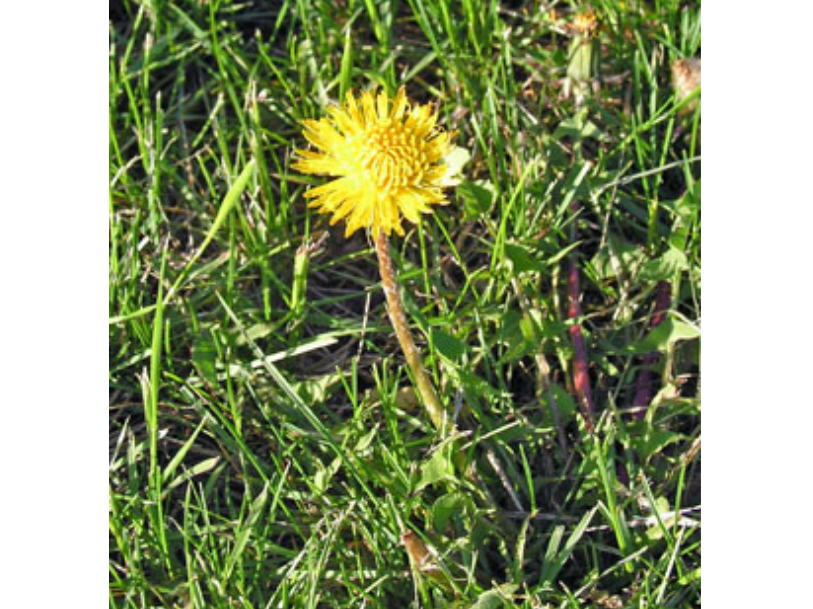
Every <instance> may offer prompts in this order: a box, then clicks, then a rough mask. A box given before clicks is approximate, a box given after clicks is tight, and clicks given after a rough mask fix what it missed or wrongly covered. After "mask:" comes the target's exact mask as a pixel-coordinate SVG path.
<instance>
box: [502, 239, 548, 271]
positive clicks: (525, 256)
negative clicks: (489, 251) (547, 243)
mask: <svg viewBox="0 0 813 609" xmlns="http://www.w3.org/2000/svg"><path fill="white" fill-rule="evenodd" d="M505 255H506V256H508V260H509V261H510V263H511V270H513V271H514V273H516V274H519V273H525V272H529V271H536V272H539V273H541V272H543V271H545V269H546V268H547V267H546V265H545V263H544V262H543V261H542V260H540V259H539V258H538V257H537V256H535V255H534V254H532V253H531V252H530V251H529V250H528V248H527V247H525V246H524V245H520V244H518V243H506V244H505Z"/></svg>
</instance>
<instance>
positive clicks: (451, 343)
mask: <svg viewBox="0 0 813 609" xmlns="http://www.w3.org/2000/svg"><path fill="white" fill-rule="evenodd" d="M431 334H432V344H433V345H434V346H435V348H436V349H437V350H438V352H439V353H440V354H441V355H442V356H443V357H444V358H446V359H448V360H457V359H459V358H461V357H463V355H464V354H465V353H466V345H465V344H464V343H463V342H462V341H461V340H460V339H458V338H456V337H455V336H452V335H451V334H449V333H447V332H444V331H443V330H440V329H438V328H432V330H431Z"/></svg>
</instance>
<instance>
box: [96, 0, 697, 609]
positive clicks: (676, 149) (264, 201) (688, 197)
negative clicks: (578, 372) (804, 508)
mask: <svg viewBox="0 0 813 609" xmlns="http://www.w3.org/2000/svg"><path fill="white" fill-rule="evenodd" d="M619 4H620V3H618V2H612V1H610V0H605V1H600V0H597V1H596V2H594V3H593V6H594V7H595V9H596V11H597V14H598V16H599V18H600V20H601V22H602V27H601V29H600V31H599V34H598V39H597V42H596V43H595V48H594V52H595V53H597V54H598V69H599V70H600V75H601V79H600V86H599V87H598V88H596V89H595V90H593V89H592V88H589V89H587V90H586V92H584V93H583V96H582V98H581V99H579V100H577V99H576V98H575V96H574V95H571V96H570V97H569V98H567V99H565V98H563V96H562V91H563V79H564V78H565V76H566V74H567V72H568V64H569V62H570V58H569V57H568V48H569V45H570V41H571V36H570V34H569V32H568V30H567V29H566V23H567V22H569V20H570V19H571V18H572V14H573V9H575V8H577V6H576V5H575V4H573V3H565V2H561V3H558V4H556V6H555V8H556V9H558V14H557V15H558V17H557V19H553V18H552V17H551V13H550V12H548V11H547V10H543V8H545V7H543V5H542V3H540V2H521V1H516V2H496V1H476V0H463V1H461V2H452V1H448V0H447V1H444V0H404V1H400V2H399V1H396V0H391V1H389V2H374V1H372V0H344V1H342V2H326V1H316V0H289V1H271V2H259V1H251V0H249V1H246V2H232V1H231V0H222V1H220V2H212V3H207V2H198V1H196V0H178V1H168V0H167V1H162V0H155V1H152V2H143V3H138V2H134V1H124V2H121V3H116V4H114V5H111V9H110V11H111V12H110V19H111V20H110V203H109V204H110V256H109V267H110V284H109V303H110V304H109V314H110V334H109V346H110V469H109V481H110V561H109V571H110V573H109V582H110V597H109V598H110V606H111V607H156V606H158V607H179V608H180V607H257V608H260V607H263V608H264V607H268V608H274V607H279V608H282V607H296V608H299V607H302V608H305V607H307V608H311V607H313V608H316V607H331V608H333V607H382V608H390V607H450V606H454V607H477V608H481V609H482V608H486V607H488V608H497V607H503V606H505V607H522V608H528V609H530V608H536V607H562V608H566V607H614V606H618V607H621V606H629V607H696V606H699V605H700V567H699V565H700V529H699V526H698V525H699V519H700V512H699V505H700V458H699V452H698V449H699V446H700V416H699V415H700V377H699V365H700V364H699V351H700V345H699V343H700V341H699V325H700V217H699V215H700V159H699V154H700V152H699V150H700V129H699V109H697V110H695V111H694V112H688V113H687V112H683V111H681V107H680V104H678V103H677V100H676V98H675V96H674V94H673V91H672V88H671V86H670V71H669V66H670V62H671V61H672V60H674V59H678V58H681V57H690V56H693V55H696V54H699V50H700V7H699V3H692V2H677V1H671V2H668V1H663V2H657V1H656V2H646V3H644V2H637V1H627V2H626V5H625V7H624V8H620V7H619V6H618V5H619ZM401 84H404V85H406V87H407V90H408V93H409V95H410V96H411V97H412V98H413V99H415V100H418V101H421V102H424V103H425V102H432V103H437V104H438V107H439V109H440V113H441V116H442V122H443V124H444V125H445V126H446V127H447V128H450V129H456V130H457V131H458V132H459V135H458V137H457V140H456V143H457V144H458V145H460V146H463V147H465V148H467V149H468V150H469V152H470V153H471V160H470V161H469V163H468V164H467V165H466V166H465V168H464V175H465V178H466V180H465V182H464V183H463V184H462V185H461V186H460V187H458V188H457V189H456V190H454V191H451V192H450V198H451V201H452V203H451V205H449V206H447V207H443V208H441V209H439V210H438V211H437V212H436V213H435V214H434V215H432V216H427V217H426V218H425V220H424V222H423V223H422V225H420V226H417V227H413V226H411V225H410V230H409V231H408V233H407V235H406V237H405V238H403V239H396V240H394V242H393V249H394V257H395V259H396V264H397V265H398V268H399V272H400V278H399V279H400V282H401V284H402V287H403V292H404V295H405V299H406V303H405V304H406V308H407V312H408V315H409V317H410V321H411V322H412V325H413V329H414V331H415V332H416V338H417V340H418V343H419V345H420V346H421V348H422V349H423V353H424V357H425V359H426V364H427V367H428V368H429V371H430V374H431V376H432V377H433V380H434V382H435V384H436V387H437V388H438V392H439V394H440V396H441V399H442V400H443V401H444V402H445V404H446V405H447V407H448V408H449V409H450V411H452V412H454V411H458V426H459V427H460V429H461V431H462V433H463V434H464V436H463V438H462V439H458V440H456V441H454V442H450V441H446V442H444V441H443V439H442V438H441V437H440V436H439V434H438V433H437V432H436V431H435V429H434V427H433V426H432V424H431V422H430V421H429V420H428V418H427V417H426V416H425V414H424V413H423V412H422V410H421V409H420V407H419V406H417V402H416V399H415V395H414V393H413V392H412V389H411V383H410V380H409V377H408V374H407V371H406V368H405V366H404V362H403V358H402V356H401V353H400V351H399V348H398V344H397V342H395V339H394V336H393V332H392V329H391V328H390V326H389V322H388V319H387V316H386V311H385V308H384V298H383V294H382V292H381V287H380V283H379V278H378V270H377V266H376V260H375V253H374V251H373V248H372V244H371V242H369V241H368V240H367V238H366V237H365V236H364V235H363V234H361V233H358V234H357V235H356V236H354V237H353V238H352V239H350V240H345V239H344V237H343V227H341V226H337V227H335V228H332V227H329V226H328V223H327V219H326V218H325V217H322V216H318V215H316V214H314V213H313V212H312V211H311V210H308V209H307V208H306V205H305V202H304V199H303V197H302V194H303V192H304V190H305V188H306V187H307V185H309V184H313V183H316V182H317V181H318V180H314V179H313V178H311V177H305V176H301V175H297V174H296V173H295V172H292V171H291V170H290V165H291V163H292V153H293V150H294V148H295V147H297V146H302V145H303V139H302V137H301V135H300V127H299V122H298V121H300V120H301V119H303V118H308V117H318V116H322V115H323V112H324V108H325V107H326V105H327V104H329V103H331V102H332V101H335V100H337V99H338V98H339V97H340V96H341V95H342V94H343V93H344V91H346V90H348V89H350V88H355V89H358V88H367V87H371V86H373V85H378V86H382V87H386V88H387V89H389V90H390V91H394V90H395V89H396V88H397V87H398V86H399V85H401ZM685 106H686V104H684V107H685ZM570 263H573V264H575V265H576V268H577V270H578V273H579V279H580V285H581V290H580V296H581V313H582V316H581V318H580V319H579V322H580V323H581V327H582V332H583V336H584V339H585V344H586V349H587V356H588V370H589V376H590V382H591V389H592V395H593V407H594V410H595V417H596V432H595V433H594V434H593V435H590V434H588V433H587V432H586V429H585V424H584V421H583V420H582V418H581V416H580V415H579V410H578V408H577V402H578V397H577V395H576V392H575V390H574V387H573V381H572V372H573V366H574V348H573V345H572V342H571V340H570V337H569V334H568V330H569V328H570V327H571V326H572V325H573V320H572V319H569V318H568V298H567V284H566V279H567V273H566V269H567V268H568V264H570ZM663 290H667V291H668V292H670V293H671V299H670V301H669V306H668V311H667V313H666V316H665V318H664V320H663V323H661V324H660V325H658V326H657V327H655V326H654V325H653V324H652V318H653V314H654V306H655V304H654V303H655V299H656V295H657V294H658V293H660V292H662V291H663ZM648 354H657V357H654V356H653V357H650V359H646V358H647V355H648ZM645 369H648V370H650V371H651V373H652V374H651V378H652V380H653V382H654V384H653V387H652V391H651V397H652V400H651V405H650V407H649V408H648V409H647V410H646V416H645V417H644V418H643V419H642V420H639V419H638V417H636V416H635V413H634V412H631V408H630V406H631V404H632V402H633V399H634V395H635V393H636V389H637V386H636V383H637V382H638V380H639V379H640V378H641V374H642V373H643V372H644V371H645ZM469 467H473V468H475V469H476V472H477V476H476V477H471V476H466V475H462V474H461V472H462V471H464V469H465V468H469ZM676 511H683V514H684V515H683V517H682V518H675V517H674V513H675V512H676ZM406 530H411V531H413V532H414V533H415V534H416V535H417V536H418V537H419V538H420V539H422V540H423V541H424V542H425V543H426V544H427V545H428V546H430V547H431V548H433V550H434V551H435V552H436V553H437V556H438V557H439V558H438V560H437V561H436V566H437V567H438V568H440V569H441V573H442V574H443V575H442V576H439V577H437V579H439V580H441V582H442V583H441V584H438V583H437V582H436V581H434V580H433V579H432V578H430V577H427V576H426V573H425V572H422V571H421V570H420V568H417V567H416V566H414V565H412V566H411V565H410V560H409V557H408V555H407V553H406V551H405V548H404V546H403V545H401V542H400V535H401V534H402V533H403V532H404V531H406Z"/></svg>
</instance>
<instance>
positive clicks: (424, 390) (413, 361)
mask: <svg viewBox="0 0 813 609" xmlns="http://www.w3.org/2000/svg"><path fill="white" fill-rule="evenodd" d="M375 252H376V254H377V255H378V266H379V269H380V271H381V283H382V285H383V286H384V295H385V296H386V298H387V313H388V314H389V316H390V321H391V322H392V327H393V328H394V329H395V335H396V336H397V337H398V342H399V343H400V345H401V349H402V350H403V352H404V357H405V358H406V361H407V365H408V366H409V369H410V371H411V372H412V377H413V379H414V381H415V385H416V386H417V389H418V393H420V394H421V400H422V401H423V405H424V407H425V408H426V411H427V412H428V413H429V418H430V419H432V423H433V424H434V425H435V427H436V428H437V430H438V431H441V432H442V431H443V430H444V427H445V425H446V412H445V411H444V409H443V406H442V404H441V403H440V399H439V398H438V394H437V393H435V388H434V387H433V386H432V381H431V380H430V379H429V375H428V374H427V372H426V368H424V366H423V359H422V358H421V354H420V353H419V352H418V348H417V347H416V346H415V341H414V340H413V338H412V332H411V331H410V329H409V324H407V320H406V315H405V314H404V306H403V304H402V303H401V295H400V293H399V292H398V284H397V282H396V277H395V268H394V266H393V264H392V256H391V255H390V241H389V239H388V238H387V235H386V234H385V233H384V231H383V230H380V231H379V233H378V236H377V237H376V240H375Z"/></svg>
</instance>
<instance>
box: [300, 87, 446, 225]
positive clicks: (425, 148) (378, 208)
mask: <svg viewBox="0 0 813 609" xmlns="http://www.w3.org/2000/svg"><path fill="white" fill-rule="evenodd" d="M437 120H438V115H437V113H436V112H434V111H433V110H432V107H431V106H429V105H411V104H410V103H409V101H408V100H407V97H406V91H405V89H404V87H401V89H400V90H399V91H398V93H397V94H396V96H395V98H394V99H391V98H389V97H388V96H387V94H386V92H383V91H382V92H380V93H378V94H377V95H376V94H374V93H371V92H369V91H364V92H362V93H361V96H360V98H359V99H358V100H356V97H355V96H354V95H353V93H352V92H348V93H347V98H346V101H345V104H344V106H342V107H338V106H331V107H330V108H329V109H328V118H323V119H320V120H306V121H304V123H303V124H304V136H305V139H307V140H308V142H310V144H311V145H312V146H313V148H315V150H297V151H296V154H297V156H298V160H297V162H296V163H295V164H294V165H293V168H294V169H296V170H297V171H301V172H302V173H312V174H320V175H328V176H331V177H333V178H335V179H334V180H332V181H330V182H327V183H325V184H323V185H321V186H318V187H316V188H311V189H310V190H308V191H307V192H306V193H305V197H307V198H310V199H313V201H311V202H310V206H311V207H316V208H318V209H319V211H320V212H321V213H326V214H333V217H332V218H331V221H330V223H331V224H335V223H337V222H338V221H339V220H342V219H346V220H347V229H346V231H345V236H347V237H349V236H350V235H352V234H353V233H354V232H355V231H356V230H358V229H359V228H367V229H369V230H370V231H371V232H372V234H373V235H374V236H377V235H378V233H379V230H382V229H383V231H384V232H385V233H386V234H387V235H389V234H390V233H391V232H392V231H395V232H396V233H398V234H399V235H403V234H404V229H403V227H402V226H401V220H402V217H404V218H406V219H407V220H409V221H410V222H414V223H417V222H419V221H420V215H421V214H422V213H431V211H432V209H431V207H430V206H431V205H438V204H440V205H442V204H445V203H447V202H448V201H447V200H446V196H445V194H444V193H443V187H444V186H451V185H453V184H454V181H453V180H452V179H451V176H450V175H449V167H448V165H447V163H446V162H445V161H444V157H446V156H447V155H448V154H449V153H450V152H451V149H452V146H451V138H452V135H453V134H450V133H449V132H447V131H445V130H443V129H442V128H441V127H439V126H438V125H437Z"/></svg>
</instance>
